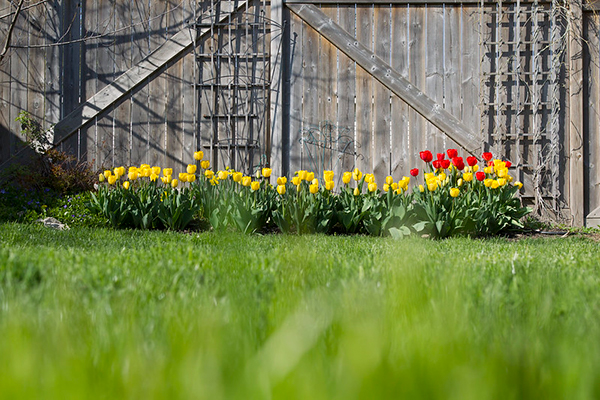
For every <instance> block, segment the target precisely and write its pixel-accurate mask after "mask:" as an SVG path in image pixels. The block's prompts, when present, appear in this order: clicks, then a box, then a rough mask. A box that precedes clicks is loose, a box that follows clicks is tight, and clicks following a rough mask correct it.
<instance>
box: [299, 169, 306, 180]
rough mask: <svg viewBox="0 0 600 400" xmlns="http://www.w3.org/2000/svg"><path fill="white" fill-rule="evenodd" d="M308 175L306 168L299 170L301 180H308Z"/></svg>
mask: <svg viewBox="0 0 600 400" xmlns="http://www.w3.org/2000/svg"><path fill="white" fill-rule="evenodd" d="M306 175H308V172H306V171H305V170H300V171H298V178H300V180H301V181H305V180H306Z"/></svg>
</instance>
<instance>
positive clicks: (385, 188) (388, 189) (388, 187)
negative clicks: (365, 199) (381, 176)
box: [383, 183, 390, 193]
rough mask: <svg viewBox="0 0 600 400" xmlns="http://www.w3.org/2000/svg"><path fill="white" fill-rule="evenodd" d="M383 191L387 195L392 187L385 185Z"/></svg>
mask: <svg viewBox="0 0 600 400" xmlns="http://www.w3.org/2000/svg"><path fill="white" fill-rule="evenodd" d="M383 191H384V192H386V193H387V192H389V191H390V185H388V184H387V183H384V184H383Z"/></svg>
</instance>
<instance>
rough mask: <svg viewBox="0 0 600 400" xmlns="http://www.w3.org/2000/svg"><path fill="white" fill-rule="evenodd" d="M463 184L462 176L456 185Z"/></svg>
mask: <svg viewBox="0 0 600 400" xmlns="http://www.w3.org/2000/svg"><path fill="white" fill-rule="evenodd" d="M462 185H463V180H462V178H459V179H458V181H457V182H456V186H458V187H461V186H462Z"/></svg>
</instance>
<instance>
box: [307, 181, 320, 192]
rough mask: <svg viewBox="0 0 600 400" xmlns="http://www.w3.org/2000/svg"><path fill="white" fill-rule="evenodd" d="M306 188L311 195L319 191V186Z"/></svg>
mask: <svg viewBox="0 0 600 400" xmlns="http://www.w3.org/2000/svg"><path fill="white" fill-rule="evenodd" d="M308 188H309V190H310V192H311V193H312V194H315V193H317V192H318V191H319V185H315V184H314V183H313V184H312V185H310V186H309V187H308Z"/></svg>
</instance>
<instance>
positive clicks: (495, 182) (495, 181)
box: [490, 179, 500, 189]
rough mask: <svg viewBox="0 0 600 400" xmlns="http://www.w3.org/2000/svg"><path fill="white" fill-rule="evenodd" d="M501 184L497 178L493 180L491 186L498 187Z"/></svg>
mask: <svg viewBox="0 0 600 400" xmlns="http://www.w3.org/2000/svg"><path fill="white" fill-rule="evenodd" d="M499 186H500V183H499V182H498V181H497V180H495V179H494V180H493V181H492V184H491V185H490V187H491V188H492V189H498V187H499Z"/></svg>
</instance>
